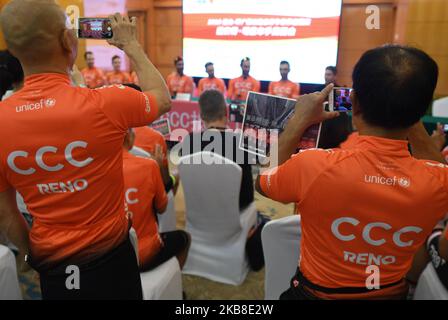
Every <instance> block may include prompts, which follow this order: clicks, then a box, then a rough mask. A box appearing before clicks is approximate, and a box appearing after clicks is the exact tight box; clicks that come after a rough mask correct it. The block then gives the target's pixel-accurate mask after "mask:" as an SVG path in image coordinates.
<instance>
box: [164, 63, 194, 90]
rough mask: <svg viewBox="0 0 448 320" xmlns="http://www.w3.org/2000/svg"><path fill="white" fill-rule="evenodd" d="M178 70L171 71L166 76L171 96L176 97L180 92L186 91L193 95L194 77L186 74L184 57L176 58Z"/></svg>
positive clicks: (175, 64)
mask: <svg viewBox="0 0 448 320" xmlns="http://www.w3.org/2000/svg"><path fill="white" fill-rule="evenodd" d="M174 66H175V68H176V71H174V72H172V73H170V74H169V75H168V77H167V78H166V84H167V86H168V90H170V94H171V97H173V99H175V98H176V96H177V94H178V93H186V94H190V95H193V92H194V89H195V84H194V81H193V78H191V77H189V76H187V75H186V74H184V59H183V58H182V57H177V58H176V59H175V60H174Z"/></svg>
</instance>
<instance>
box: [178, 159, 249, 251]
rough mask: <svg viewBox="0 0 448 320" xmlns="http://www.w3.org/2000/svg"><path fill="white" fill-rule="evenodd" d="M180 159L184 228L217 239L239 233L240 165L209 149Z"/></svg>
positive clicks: (217, 240) (213, 239)
mask: <svg viewBox="0 0 448 320" xmlns="http://www.w3.org/2000/svg"><path fill="white" fill-rule="evenodd" d="M179 161H180V163H179V166H178V168H179V173H180V177H181V179H180V180H181V182H182V185H183V189H184V194H185V204H186V220H187V229H188V228H192V229H194V230H195V231H196V232H200V233H202V234H210V235H212V237H211V240H210V241H215V242H217V243H219V242H221V241H226V240H228V239H229V238H231V237H232V236H235V235H237V234H239V232H241V230H242V228H241V223H240V211H239V194H240V188H241V177H242V169H241V167H240V166H238V165H237V164H236V163H234V162H233V161H230V160H229V159H226V158H224V157H222V156H221V155H218V154H215V153H212V152H198V153H194V154H192V155H188V156H184V157H182V158H181V159H180V160H179Z"/></svg>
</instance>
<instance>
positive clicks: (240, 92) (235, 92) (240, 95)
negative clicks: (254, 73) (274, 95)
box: [227, 76, 260, 101]
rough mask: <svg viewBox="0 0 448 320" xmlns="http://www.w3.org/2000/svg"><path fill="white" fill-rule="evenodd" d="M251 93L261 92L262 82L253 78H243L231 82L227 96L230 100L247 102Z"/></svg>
mask: <svg viewBox="0 0 448 320" xmlns="http://www.w3.org/2000/svg"><path fill="white" fill-rule="evenodd" d="M249 91H254V92H260V81H257V80H255V79H254V78H252V77H251V76H248V77H247V78H244V77H243V76H241V77H239V78H235V79H232V80H230V82H229V93H228V94H227V96H228V97H229V99H230V100H240V101H245V100H246V98H247V95H248V93H249Z"/></svg>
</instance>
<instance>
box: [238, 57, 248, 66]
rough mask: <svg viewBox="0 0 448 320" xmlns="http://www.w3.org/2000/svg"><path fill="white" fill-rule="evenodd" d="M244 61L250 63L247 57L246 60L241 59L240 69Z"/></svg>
mask: <svg viewBox="0 0 448 320" xmlns="http://www.w3.org/2000/svg"><path fill="white" fill-rule="evenodd" d="M246 61H249V62H250V58H249V57H246V58H243V59H241V63H240V67H242V66H243V63H244V62H246Z"/></svg>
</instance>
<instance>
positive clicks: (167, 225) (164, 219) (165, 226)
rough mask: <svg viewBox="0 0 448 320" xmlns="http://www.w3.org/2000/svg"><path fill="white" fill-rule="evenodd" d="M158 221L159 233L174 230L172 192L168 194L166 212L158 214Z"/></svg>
mask: <svg viewBox="0 0 448 320" xmlns="http://www.w3.org/2000/svg"><path fill="white" fill-rule="evenodd" d="M157 218H158V220H159V232H160V233H163V232H170V231H174V230H176V210H175V207H174V194H173V190H170V192H168V205H167V206H166V210H165V212H164V213H162V214H158V215H157Z"/></svg>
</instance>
